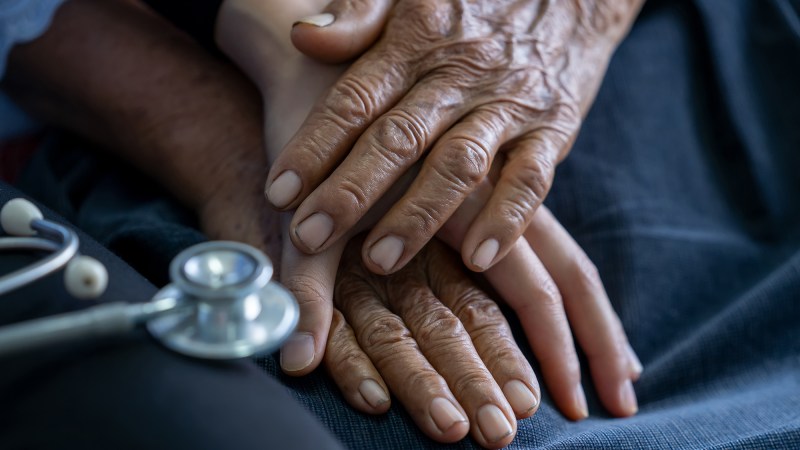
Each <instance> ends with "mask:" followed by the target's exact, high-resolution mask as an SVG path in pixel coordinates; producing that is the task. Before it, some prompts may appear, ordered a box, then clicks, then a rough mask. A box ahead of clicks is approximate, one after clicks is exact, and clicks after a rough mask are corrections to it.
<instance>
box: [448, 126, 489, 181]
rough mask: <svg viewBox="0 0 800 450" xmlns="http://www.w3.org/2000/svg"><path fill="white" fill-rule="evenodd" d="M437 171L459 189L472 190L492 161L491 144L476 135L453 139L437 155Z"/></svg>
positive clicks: (486, 171)
mask: <svg viewBox="0 0 800 450" xmlns="http://www.w3.org/2000/svg"><path fill="white" fill-rule="evenodd" d="M436 162H437V164H436V165H435V166H434V167H435V168H436V170H437V173H438V174H439V175H440V176H441V177H442V178H443V179H444V180H445V181H446V182H447V183H448V184H449V185H450V186H453V187H454V188H456V189H458V190H459V191H462V192H466V191H469V190H471V189H472V188H473V187H474V186H475V185H476V184H478V183H480V182H481V181H483V179H484V178H485V177H486V174H487V173H488V172H489V167H490V166H491V162H492V150H491V149H490V146H489V145H488V144H487V143H486V142H484V141H482V140H481V139H478V138H476V137H470V136H459V137H457V138H454V139H451V140H450V141H449V142H448V143H447V144H446V145H445V146H444V147H443V148H442V151H441V152H440V153H439V154H438V155H437V161H436Z"/></svg>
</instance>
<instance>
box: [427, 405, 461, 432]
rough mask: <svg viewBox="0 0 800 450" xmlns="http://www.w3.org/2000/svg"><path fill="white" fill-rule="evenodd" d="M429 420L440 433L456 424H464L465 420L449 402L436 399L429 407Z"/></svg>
mask: <svg viewBox="0 0 800 450" xmlns="http://www.w3.org/2000/svg"><path fill="white" fill-rule="evenodd" d="M430 413H431V418H433V422H434V423H435V424H436V427H437V428H438V429H439V431H441V432H442V433H444V432H446V431H447V430H449V429H450V428H453V426H455V425H456V424H457V423H461V422H466V421H467V418H466V417H464V415H463V414H461V411H459V410H458V408H456V407H455V405H453V404H452V403H451V402H450V401H449V400H447V399H444V398H442V397H436V398H435V399H433V401H432V402H431V406H430Z"/></svg>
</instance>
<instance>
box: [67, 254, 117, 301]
mask: <svg viewBox="0 0 800 450" xmlns="http://www.w3.org/2000/svg"><path fill="white" fill-rule="evenodd" d="M64 285H65V286H66V288H67V292H69V293H70V294H71V295H72V296H73V297H75V298H80V299H92V298H97V297H99V296H101V295H103V292H105V290H106V287H107V286H108V271H107V270H106V268H105V266H104V265H103V264H102V263H100V261H98V260H96V259H94V258H92V257H90V256H85V255H79V256H75V257H74V258H72V259H71V260H70V261H69V262H68V263H67V267H66V269H64Z"/></svg>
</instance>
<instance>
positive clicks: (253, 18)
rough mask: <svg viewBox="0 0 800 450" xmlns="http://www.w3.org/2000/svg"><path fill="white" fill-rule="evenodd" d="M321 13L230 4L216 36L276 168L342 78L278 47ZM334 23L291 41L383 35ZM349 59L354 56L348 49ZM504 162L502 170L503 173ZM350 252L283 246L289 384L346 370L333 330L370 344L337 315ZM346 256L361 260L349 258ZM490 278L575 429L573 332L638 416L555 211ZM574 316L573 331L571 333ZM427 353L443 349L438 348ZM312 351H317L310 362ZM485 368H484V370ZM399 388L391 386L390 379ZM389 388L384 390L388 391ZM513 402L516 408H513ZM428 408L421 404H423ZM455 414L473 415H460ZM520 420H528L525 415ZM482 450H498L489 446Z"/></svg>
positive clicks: (603, 308) (614, 322) (587, 269)
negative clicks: (252, 90)
mask: <svg viewBox="0 0 800 450" xmlns="http://www.w3.org/2000/svg"><path fill="white" fill-rule="evenodd" d="M313 3H315V1H306V2H299V3H293V4H292V5H293V6H292V7H293V8H295V10H294V11H295V13H296V15H295V16H294V17H292V13H291V8H289V7H288V6H286V5H285V4H283V3H281V2H276V3H274V4H273V3H270V2H263V1H257V0H228V1H227V2H226V3H225V4H224V5H223V8H222V10H221V14H220V18H221V19H220V22H218V28H217V30H218V39H219V42H220V46H221V47H222V48H223V50H224V51H225V52H226V53H227V54H228V55H229V56H231V58H232V59H233V60H234V61H236V62H237V64H239V65H240V67H242V68H243V69H244V71H245V72H246V73H247V74H248V75H249V76H250V77H252V79H253V80H254V81H255V82H256V84H258V85H259V87H260V89H261V92H262V94H263V96H264V103H265V109H266V111H267V117H266V124H265V133H266V136H267V139H266V141H267V148H268V153H269V155H270V159H276V158H278V157H279V150H280V148H281V145H282V143H285V142H287V141H288V140H289V139H290V138H291V135H292V133H293V132H294V130H295V129H296V127H297V126H299V124H300V123H301V122H302V120H303V118H304V117H305V115H306V113H307V112H308V111H309V109H310V105H312V104H313V102H314V101H315V100H316V98H317V96H319V95H322V94H323V93H324V91H325V89H326V88H327V87H328V86H330V84H331V83H333V82H334V81H335V80H336V79H337V77H338V76H339V74H340V73H341V71H342V70H344V68H342V67H341V66H338V67H336V66H323V65H320V64H316V63H314V62H313V61H310V60H308V59H307V58H303V57H302V56H301V55H299V54H298V53H297V52H296V51H294V50H293V49H292V48H291V45H290V44H288V39H287V37H286V36H283V35H281V33H282V32H285V30H286V29H287V28H288V27H289V24H291V22H292V21H294V20H296V18H297V17H300V16H301V14H311V13H314V12H316V11H318V10H315V9H314V8H313V7H312V6H313ZM316 3H319V2H318V1H317V2H316ZM334 6H335V5H334ZM330 8H332V7H331V6H329V7H328V9H330ZM348 14H350V16H349V17H350V18H351V19H354V20H356V22H355V24H353V23H345V20H346V18H347V17H348ZM337 17H339V18H340V19H339V20H338V21H337V23H336V24H337V25H338V26H340V27H341V28H343V29H344V30H345V31H342V29H335V28H334V27H333V26H332V27H328V28H312V29H304V28H305V26H304V25H300V26H296V27H295V28H294V29H293V31H292V33H293V34H292V38H293V39H294V40H295V42H297V40H298V34H303V35H304V36H302V40H304V42H305V43H306V44H309V43H314V44H315V46H316V47H315V48H331V47H335V45H333V44H331V42H332V41H331V39H342V41H344V42H350V43H352V42H354V41H355V40H356V39H355V38H353V37H352V36H350V37H348V35H347V33H348V32H350V31H351V30H353V29H363V28H367V29H369V28H370V27H374V26H375V24H378V25H380V24H382V22H381V21H380V20H377V21H376V22H374V23H370V22H369V21H368V20H367V21H365V20H359V19H361V17H359V16H358V14H357V12H356V13H354V12H353V11H342V10H339V11H337ZM281 21H283V26H282V25H281ZM359 27H360V28H359ZM301 29H302V30H301ZM348 30H350V31H348ZM362 44H363V42H362ZM356 47H357V46H356ZM349 48H355V47H353V46H352V45H351V46H349ZM332 51H333V50H332ZM276 61H277V62H276ZM272 114H274V116H273V115H272ZM501 159H502V158H498V164H500V160H501ZM493 179H494V180H496V179H497V177H493ZM493 190H494V186H493V184H492V182H491V181H489V180H484V181H483V182H481V183H479V185H478V186H477V188H476V189H475V190H474V191H473V192H472V193H471V194H470V196H469V197H468V198H467V201H465V202H464V203H463V204H462V207H461V208H460V209H459V210H458V211H457V212H456V214H455V215H454V216H453V217H452V218H451V220H450V221H448V222H447V224H446V226H445V227H443V228H442V229H441V230H440V232H439V236H440V238H441V239H443V240H444V241H445V242H446V243H447V244H448V245H449V246H451V247H453V248H460V246H461V243H462V241H463V239H464V235H465V234H466V230H467V228H468V227H469V224H470V223H472V221H473V218H474V217H475V216H476V215H477V214H478V212H479V211H480V209H481V208H482V207H483V205H485V204H486V202H487V201H488V200H489V198H490V197H491V195H492V192H493ZM373 212H374V211H373ZM365 225H366V224H365V223H362V224H360V226H365ZM345 242H346V240H344V239H343V240H340V241H339V242H337V243H336V244H335V245H333V246H331V247H329V248H328V249H326V250H325V251H322V252H320V253H317V254H315V255H306V254H304V253H302V252H300V251H298V250H297V249H296V248H295V246H294V245H292V243H291V241H290V240H289V239H285V240H284V251H283V255H282V261H281V266H282V268H283V270H282V276H281V281H282V282H283V283H284V284H285V285H286V286H287V287H288V288H289V289H290V290H292V292H293V293H294V294H295V295H296V297H297V299H298V301H299V303H300V305H301V321H300V324H299V325H298V332H297V334H296V335H295V336H294V337H293V338H292V339H291V340H290V341H289V343H287V345H286V346H284V348H283V349H282V351H281V366H282V368H283V370H284V371H285V372H286V373H288V374H291V375H304V374H306V373H309V372H310V371H311V370H313V369H314V368H315V367H316V366H317V364H319V363H320V362H322V360H323V358H337V353H336V352H337V350H335V349H334V350H330V349H328V350H326V343H328V336H329V333H328V331H329V329H332V330H333V331H332V332H333V333H338V332H339V329H340V328H341V327H344V328H347V327H352V328H353V329H355V333H356V335H358V334H359V333H360V332H361V331H360V330H359V327H363V326H364V323H363V322H358V325H354V324H350V325H346V322H345V321H343V318H344V316H341V315H340V314H339V313H336V312H335V311H334V309H333V302H334V299H333V297H334V295H333V284H334V280H335V279H336V274H337V270H336V269H337V267H339V261H340V257H341V254H342V252H343V250H344V244H345ZM349 254H350V255H352V254H353V253H352V250H351V251H350V252H349ZM344 263H345V264H352V261H347V260H345V261H344ZM486 276H487V278H488V280H489V281H490V283H491V284H492V285H493V286H494V287H495V288H496V289H497V290H498V292H500V293H501V294H502V296H503V298H504V299H505V300H506V301H507V302H508V303H509V305H510V306H511V307H512V308H513V309H514V310H515V311H516V312H517V314H518V315H519V316H520V319H521V320H522V323H523V328H524V329H525V332H526V335H527V337H528V338H529V342H530V343H531V346H532V348H533V349H534V352H535V354H536V355H537V357H538V358H539V360H540V361H541V362H542V366H543V372H544V376H545V381H546V382H547V385H548V388H549V389H550V391H551V394H552V396H553V398H554V399H555V401H556V404H557V405H558V407H559V408H560V409H561V411H563V412H564V414H565V415H566V416H567V417H569V418H572V419H581V418H584V417H586V415H587V414H588V411H587V408H586V401H585V398H584V394H583V388H582V387H581V380H580V367H579V363H578V358H577V354H576V352H575V344H574V343H573V340H572V334H571V332H570V325H571V324H572V325H573V327H574V331H575V333H576V336H577V337H578V342H579V344H580V345H581V346H582V347H583V349H584V350H585V351H586V352H587V354H590V355H591V358H590V362H591V368H592V374H593V379H594V381H595V383H596V386H597V389H598V392H600V394H601V399H602V401H603V404H604V406H606V407H607V408H608V409H609V410H610V411H611V412H612V414H614V415H617V416H627V415H630V414H633V413H635V411H636V400H635V394H633V390H632V388H631V381H632V380H635V379H636V378H637V377H638V374H639V372H640V371H641V368H640V366H639V365H638V361H637V360H636V357H635V354H633V353H632V351H630V349H629V346H628V344H627V339H626V337H625V334H624V332H623V330H622V328H621V326H620V324H619V319H618V318H617V317H616V315H615V314H614V312H613V310H612V309H611V306H610V303H609V301H608V298H607V296H606V295H605V291H604V290H603V287H602V283H601V282H600V280H599V277H598V276H597V271H596V269H594V266H593V265H592V263H591V262H590V261H589V259H588V257H586V255H585V254H584V253H583V252H582V251H581V249H580V248H579V247H578V245H577V244H576V243H575V242H574V241H573V240H572V239H571V237H570V236H569V235H568V234H567V233H566V231H565V230H564V229H563V228H562V227H560V225H559V224H558V222H557V221H556V220H555V218H554V217H552V215H550V214H549V212H547V211H546V209H541V210H540V213H539V214H537V215H536V216H534V220H533V221H532V222H531V224H530V226H529V227H528V230H527V231H526V235H525V239H519V240H518V241H517V242H516V243H515V244H514V245H513V246H512V249H511V250H510V251H509V254H508V257H507V258H505V259H504V260H503V261H502V262H501V263H499V264H498V265H497V266H496V267H493V268H492V269H490V270H488V271H487V272H486ZM567 313H569V320H570V322H568V321H567ZM332 317H333V320H331V318H332ZM348 320H349V319H348ZM428 344H430V345H435V342H433V343H428ZM308 346H311V347H312V350H311V351H312V355H311V356H310V357H309V355H308ZM465 351H468V349H465ZM331 352H333V353H331ZM477 364H481V362H480V361H477ZM509 364H514V362H513V361H511V362H509ZM525 364H526V365H527V363H525ZM434 366H435V367H437V366H436V365H434ZM437 368H438V367H437ZM484 370H486V369H484ZM381 374H382V375H383V372H381ZM391 376H394V375H387V377H391ZM408 380H411V379H408ZM408 380H407V381H408ZM534 380H535V379H534ZM353 383H354V382H353ZM355 386H356V384H352V383H351V385H350V389H349V391H347V389H346V388H345V387H343V389H344V390H345V391H346V398H347V399H348V401H350V402H351V404H353V406H355V407H356V408H359V409H361V410H364V411H367V412H372V413H380V412H384V411H385V409H382V408H377V407H375V406H373V405H369V404H367V403H365V400H364V399H363V398H362V397H361V396H360V395H359V394H353V395H348V394H347V392H350V393H351V394H352V393H354V392H356V390H355V389H356V387H355ZM391 387H392V391H393V392H394V391H395V390H401V391H402V390H403V389H404V386H397V385H394V386H391ZM484 387H486V386H484ZM382 388H383V389H384V390H385V389H386V386H382ZM440 388H441V389H443V391H441V392H440V394H441V395H442V396H448V398H450V397H451V396H452V393H451V391H450V390H449V388H448V387H447V386H440ZM430 395H433V394H430ZM426 398H430V397H423V400H425V399H426ZM513 398H515V397H514V396H512V398H508V399H507V401H509V402H512V400H513ZM423 400H420V401H422V402H423V403H424V401H423ZM386 407H388V405H386ZM458 407H459V408H463V409H467V406H465V405H461V404H458ZM515 411H516V410H515ZM516 412H517V414H518V415H519V413H520V412H519V411H516ZM412 414H414V418H415V420H417V422H418V423H420V424H421V425H424V424H426V423H427V424H428V425H430V418H429V417H430V416H429V414H428V413H427V412H426V411H423V410H421V409H418V410H416V412H414V413H412ZM420 415H421V416H420ZM426 421H427V422H426ZM469 425H470V426H472V427H473V429H472V430H473V435H476V434H475V433H476V431H475V429H474V427H475V426H477V425H476V423H475V422H474V421H471V422H470V423H469ZM422 429H423V431H425V432H426V433H427V434H428V435H429V436H430V437H432V438H434V439H437V440H440V441H445V442H450V441H452V440H453V439H455V437H454V436H458V435H459V433H460V435H461V436H463V435H464V434H466V432H467V430H468V429H469V427H460V428H459V427H457V428H456V429H455V430H456V431H450V432H449V434H448V433H444V434H443V433H442V432H441V430H438V429H433V428H430V427H428V428H426V427H425V426H422ZM437 430H438V431H437ZM453 433H455V434H453ZM479 441H480V439H479ZM482 442H483V444H484V445H489V443H488V442H486V441H482Z"/></svg>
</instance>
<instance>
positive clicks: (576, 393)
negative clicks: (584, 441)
mask: <svg viewBox="0 0 800 450" xmlns="http://www.w3.org/2000/svg"><path fill="white" fill-rule="evenodd" d="M572 396H573V401H574V402H575V408H576V409H577V410H578V414H579V415H580V418H579V419H578V420H582V419H585V418H587V417H589V406H588V405H587V404H586V393H584V392H583V386H581V385H580V384H579V385H577V386H575V389H574V390H573V391H572Z"/></svg>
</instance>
